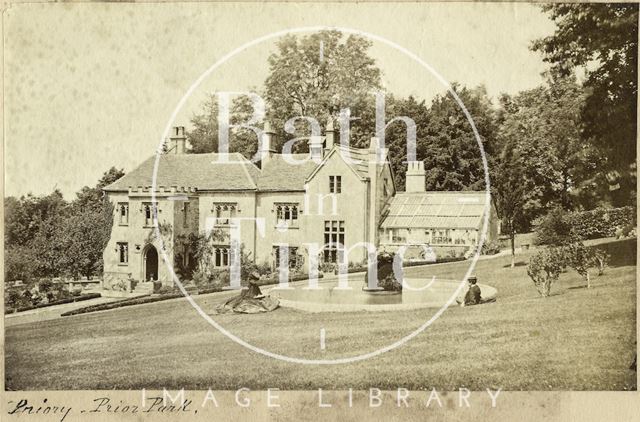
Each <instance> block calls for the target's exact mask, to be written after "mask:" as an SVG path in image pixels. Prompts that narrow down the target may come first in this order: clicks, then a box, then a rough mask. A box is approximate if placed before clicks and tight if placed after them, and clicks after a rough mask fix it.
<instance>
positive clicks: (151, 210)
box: [142, 202, 157, 227]
mask: <svg viewBox="0 0 640 422" xmlns="http://www.w3.org/2000/svg"><path fill="white" fill-rule="evenodd" d="M142 210H143V211H144V225H145V227H150V226H152V225H153V215H154V214H155V213H157V205H156V204H152V203H151V202H145V203H144V204H142Z"/></svg>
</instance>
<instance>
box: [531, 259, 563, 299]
mask: <svg viewBox="0 0 640 422" xmlns="http://www.w3.org/2000/svg"><path fill="white" fill-rule="evenodd" d="M564 267H565V256H564V252H563V251H562V249H561V248H545V249H542V250H540V251H538V253H537V254H535V255H534V256H532V257H531V260H530V261H529V265H528V267H527V274H528V275H529V277H531V279H532V280H533V283H534V284H535V286H536V289H538V293H539V294H540V296H542V297H548V296H549V294H550V292H551V285H552V284H553V283H554V282H555V281H557V280H558V277H560V273H561V272H562V269H563V268H564Z"/></svg>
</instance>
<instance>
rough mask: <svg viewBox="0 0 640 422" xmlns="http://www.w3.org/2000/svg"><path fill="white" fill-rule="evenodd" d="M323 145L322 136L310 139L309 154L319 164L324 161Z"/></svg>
mask: <svg viewBox="0 0 640 422" xmlns="http://www.w3.org/2000/svg"><path fill="white" fill-rule="evenodd" d="M323 143H324V139H323V137H322V136H311V137H310V138H309V153H310V154H311V159H312V160H313V161H316V162H318V163H319V162H320V161H322V158H323V157H324V151H323V148H324V147H323V145H322V144H323Z"/></svg>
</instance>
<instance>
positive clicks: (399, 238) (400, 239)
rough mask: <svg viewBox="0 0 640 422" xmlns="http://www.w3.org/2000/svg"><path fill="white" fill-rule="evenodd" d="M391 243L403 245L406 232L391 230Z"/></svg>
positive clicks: (405, 239)
mask: <svg viewBox="0 0 640 422" xmlns="http://www.w3.org/2000/svg"><path fill="white" fill-rule="evenodd" d="M403 234H404V235H403ZM391 241H392V242H393V243H405V242H406V241H407V236H406V230H403V229H391Z"/></svg>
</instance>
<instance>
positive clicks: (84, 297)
mask: <svg viewBox="0 0 640 422" xmlns="http://www.w3.org/2000/svg"><path fill="white" fill-rule="evenodd" d="M99 297H101V295H100V293H88V294H85V295H80V296H74V297H70V298H66V299H60V300H55V301H52V302H48V303H39V304H37V305H33V306H22V307H19V308H6V309H5V310H4V313H5V314H11V313H15V312H24V311H30V310H32V309H39V308H46V307H48V306H54V305H64V304H66V303H73V302H81V301H83V300H89V299H97V298H99Z"/></svg>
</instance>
